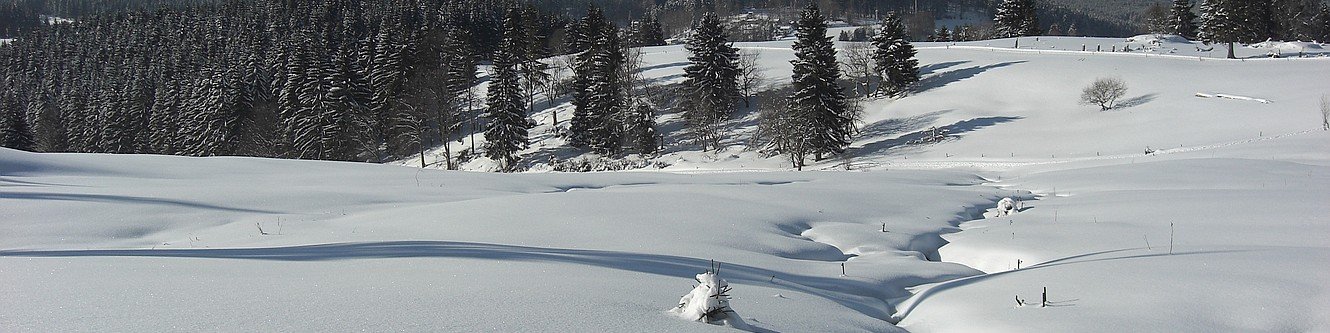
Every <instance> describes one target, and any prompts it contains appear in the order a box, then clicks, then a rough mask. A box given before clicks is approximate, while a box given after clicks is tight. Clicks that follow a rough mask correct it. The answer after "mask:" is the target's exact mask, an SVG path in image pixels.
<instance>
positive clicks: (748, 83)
mask: <svg viewBox="0 0 1330 333" xmlns="http://www.w3.org/2000/svg"><path fill="white" fill-rule="evenodd" d="M761 56H762V52H760V51H756V50H740V51H739V93H741V94H743V100H744V107H745V108H749V107H752V106H753V104H752V99H753V97H754V96H755V95H756V94H757V89H758V88H759V87H761V86H762V84H763V83H764V81H766V77H763V76H762V68H760V67H758V66H757V59H758V58H760V57H761Z"/></svg>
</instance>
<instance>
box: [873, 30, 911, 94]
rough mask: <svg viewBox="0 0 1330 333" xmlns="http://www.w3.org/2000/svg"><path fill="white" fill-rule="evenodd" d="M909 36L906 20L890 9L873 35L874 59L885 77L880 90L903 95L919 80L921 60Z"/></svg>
mask: <svg viewBox="0 0 1330 333" xmlns="http://www.w3.org/2000/svg"><path fill="white" fill-rule="evenodd" d="M906 38H907V35H906V32H905V24H903V23H901V20H900V18H899V17H897V16H896V13H888V14H887V17H886V19H885V20H884V21H883V22H882V29H881V30H880V31H878V34H877V35H876V36H873V46H874V47H875V49H874V50H873V62H874V64H875V65H876V70H877V72H878V74H879V75H880V76H881V77H882V83H881V84H880V85H878V91H879V92H881V93H883V94H886V95H888V96H896V95H900V94H902V93H904V92H905V91H906V90H907V89H908V88H909V87H910V85H912V84H914V83H915V82H919V60H917V59H915V58H914V56H915V50H914V45H912V44H910V41H909V40H907V39H906Z"/></svg>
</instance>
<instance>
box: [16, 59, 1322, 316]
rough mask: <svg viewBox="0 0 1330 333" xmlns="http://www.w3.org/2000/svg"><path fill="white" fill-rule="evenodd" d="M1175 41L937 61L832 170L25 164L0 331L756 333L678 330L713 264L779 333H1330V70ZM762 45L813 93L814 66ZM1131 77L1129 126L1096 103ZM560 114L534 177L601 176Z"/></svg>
mask: <svg viewBox="0 0 1330 333" xmlns="http://www.w3.org/2000/svg"><path fill="white" fill-rule="evenodd" d="M1150 39H1152V38H1149V37H1140V38H1139V39H1134V40H1133V41H1131V42H1128V41H1126V40H1122V39H1092V38H1060V37H1053V38H1049V37H1043V38H1039V39H1038V40H1037V41H1036V40H1035V39H1033V38H1023V39H1021V41H1020V44H1021V45H1020V46H1021V47H1020V49H1011V46H1014V44H1015V43H1016V41H1015V40H995V41H984V42H970V43H921V44H918V45H917V46H918V47H920V53H919V57H920V63H921V65H922V67H923V71H924V76H923V81H922V82H921V83H920V87H919V89H918V91H917V92H916V93H914V94H912V95H911V96H908V97H905V98H903V99H897V100H874V101H869V102H868V103H866V104H865V117H864V119H863V120H864V122H863V124H862V130H861V133H860V135H859V137H858V138H857V139H856V142H855V143H854V144H853V145H852V147H851V150H850V152H851V154H852V158H851V159H849V160H848V161H846V160H834V161H832V160H829V161H824V162H822V163H821V164H817V165H816V166H815V168H814V169H818V170H817V171H808V172H791V171H788V170H787V167H786V162H785V161H784V160H783V159H781V158H778V157H773V158H766V157H764V156H762V155H761V154H760V153H758V152H754V151H752V150H749V149H747V147H746V140H747V138H746V135H749V134H751V131H753V130H754V127H755V118H754V116H753V115H751V114H750V113H745V114H740V115H736V120H734V121H733V122H732V123H731V124H730V125H729V129H728V132H729V133H732V135H731V137H730V138H728V139H727V141H726V143H727V144H728V145H729V147H728V148H727V149H725V150H723V151H721V152H718V153H717V152H707V153H704V152H698V151H696V149H695V148H693V147H690V146H689V145H688V144H686V143H678V142H679V141H678V140H677V139H678V136H675V137H671V140H673V141H667V144H670V146H667V147H666V149H665V151H666V153H665V154H664V155H663V156H660V157H656V158H653V159H652V160H651V161H650V162H651V164H654V165H660V166H663V170H656V169H655V168H654V167H653V168H648V169H647V170H638V171H636V172H606V173H585V174H573V173H545V172H530V173H524V174H491V173H477V172H458V171H442V170H437V169H419V168H412V167H409V166H411V165H418V163H419V162H418V161H403V162H401V163H400V164H402V165H366V164H355V163H332V162H311V161H285V160H267V159H254V158H185V157H166V156H118V155H92V154H32V153H24V152H18V151H13V150H0V295H3V296H0V331H5V332H11V331H12V332H46V331H176V330H185V331H197V330H223V331H328V330H336V331H344V330H367V331H703V330H715V331H725V330H730V329H729V328H724V327H720V326H713V325H707V324H704V323H698V322H692V321H688V320H685V319H680V318H679V317H678V316H676V315H675V314H674V313H672V312H671V311H670V310H671V309H673V308H675V307H677V306H678V302H679V299H680V296H683V295H685V294H688V293H690V291H691V290H694V286H695V285H696V284H697V283H698V281H696V280H694V278H695V276H698V275H699V273H703V272H704V271H706V270H709V269H711V268H712V267H714V266H713V265H714V264H713V262H712V261H713V260H714V261H715V262H716V263H718V264H719V278H721V279H724V280H725V281H727V282H728V283H729V286H730V287H731V288H733V289H732V290H731V291H730V292H729V293H728V294H729V295H730V296H731V297H732V299H731V300H730V301H729V306H730V307H731V308H732V309H733V310H734V311H735V313H736V314H738V315H739V316H741V319H742V321H743V322H746V323H747V325H750V326H751V329H752V330H754V331H780V332H786V331H789V332H846V331H875V332H882V331H902V330H909V331H912V332H975V331H984V332H1004V331H1020V332H1067V331H1076V332H1082V331H1102V332H1124V331H1126V332H1138V331H1149V332H1214V331H1327V330H1330V315H1327V314H1326V313H1325V311H1324V309H1326V308H1327V307H1330V285H1327V284H1326V283H1325V282H1324V281H1327V280H1330V268H1326V266H1325V265H1324V264H1323V263H1324V262H1327V261H1330V238H1327V235H1330V219H1328V218H1327V217H1326V215H1325V214H1324V213H1323V211H1325V209H1326V208H1327V207H1330V205H1328V203H1330V191H1326V189H1330V132H1327V131H1323V130H1321V129H1320V124H1321V119H1320V114H1319V112H1318V110H1317V108H1318V107H1319V99H1320V98H1321V96H1322V95H1323V94H1330V85H1327V84H1326V81H1325V78H1326V77H1330V57H1316V56H1312V57H1307V58H1280V59H1269V58H1257V57H1259V56H1261V55H1264V54H1267V53H1269V50H1268V49H1263V48H1243V49H1241V50H1240V52H1239V55H1240V56H1243V57H1248V59H1242V60H1225V59H1218V58H1214V56H1216V55H1222V49H1216V50H1213V51H1207V50H1204V49H1201V50H1198V49H1197V48H1196V47H1197V46H1196V45H1195V44H1192V43H1187V42H1180V41H1170V40H1169V39H1168V38H1163V39H1161V40H1162V42H1161V43H1160V44H1158V45H1156V46H1151V47H1145V48H1140V47H1138V45H1142V43H1144V45H1153V44H1151V43H1150V42H1149V40H1150ZM1128 44H1130V45H1131V48H1132V49H1133V50H1134V51H1133V52H1081V51H1080V49H1081V46H1082V45H1086V48H1087V49H1090V50H1093V49H1094V48H1095V46H1096V45H1102V47H1103V48H1105V49H1107V48H1110V47H1114V48H1117V49H1119V50H1120V49H1121V47H1123V46H1127V45H1128ZM1272 45H1274V46H1275V47H1279V44H1272ZM1287 45H1293V44H1287ZM1297 45H1303V46H1306V47H1307V48H1308V49H1311V48H1312V47H1310V46H1309V45H1310V44H1305V45H1304V44H1297ZM738 46H739V47H740V48H742V49H746V50H752V51H760V52H761V67H763V69H764V71H763V72H764V73H765V74H766V76H767V77H768V78H769V79H770V80H768V81H767V82H768V84H771V85H780V84H783V83H785V82H788V81H789V75H788V73H789V70H790V65H789V60H790V59H792V58H793V53H792V51H790V50H789V42H765V43H742V44H739V45H738ZM1202 47H1204V46H1202ZM1211 52H1214V53H1213V54H1211ZM1310 53H1313V52H1307V53H1305V54H1310ZM644 54H645V59H646V60H647V63H646V64H645V68H647V71H646V73H645V75H646V76H647V77H648V78H651V79H654V80H657V82H677V81H679V80H681V78H680V77H679V74H680V73H681V71H682V68H683V66H684V65H685V64H684V62H685V61H686V60H685V57H686V52H685V51H684V50H683V49H682V48H681V47H678V46H667V47H656V48H647V49H645V50H644ZM1286 55H1288V54H1287V53H1286ZM1108 76H1113V77H1119V78H1122V79H1123V80H1124V81H1125V82H1126V83H1127V84H1128V87H1129V90H1128V92H1127V97H1128V98H1127V100H1125V101H1123V103H1124V104H1125V105H1123V107H1121V108H1118V109H1114V110H1109V111H1099V109H1098V107H1093V106H1086V105H1079V104H1078V103H1077V100H1078V97H1079V94H1080V92H1081V88H1083V87H1085V86H1086V85H1088V84H1089V83H1090V82H1091V81H1093V80H1094V79H1095V78H1097V77H1108ZM1198 94H1199V95H1200V96H1212V97H1209V98H1205V97H1198ZM1219 95H1225V96H1230V97H1243V98H1246V99H1242V98H1221V97H1218V96H1219ZM1262 100H1263V101H1265V102H1261V101H1262ZM542 104H543V103H542ZM556 111H557V112H559V118H560V119H561V121H566V120H567V117H568V116H569V115H571V109H569V107H568V106H567V105H566V104H565V105H556V106H555V107H554V108H550V109H546V110H543V111H541V112H538V113H536V114H535V115H534V117H533V118H534V119H535V120H536V121H538V122H539V124H540V125H539V126H537V127H536V128H535V129H533V130H532V132H531V133H532V134H533V136H534V138H535V141H534V145H533V147H532V149H531V150H529V151H528V156H529V158H528V160H529V161H534V162H532V164H531V166H533V169H535V170H541V166H540V165H539V163H541V162H540V161H544V160H547V159H548V158H549V157H550V156H553V157H556V158H560V159H564V158H572V157H575V156H577V155H578V153H577V152H576V151H574V150H571V149H570V148H566V147H564V144H563V142H562V139H560V138H559V137H557V136H554V135H552V134H551V132H550V129H551V128H550V126H551V119H552V117H551V116H552V112H556ZM658 121H659V122H660V123H661V124H662V128H663V129H665V130H666V132H667V135H674V134H670V133H672V132H671V130H670V129H673V130H674V131H677V129H678V121H679V120H678V116H677V115H674V114H662V115H660V118H659V119H658ZM561 125H562V126H566V123H563V124H561ZM933 128H940V129H944V130H946V131H948V132H949V133H950V136H949V138H948V139H947V140H944V141H942V142H938V143H931V144H921V143H917V140H918V139H919V138H920V137H922V136H923V135H924V134H925V132H926V131H931V130H932V129H933ZM469 144H470V142H463V143H461V144H458V145H459V148H460V147H461V145H467V146H469ZM1147 151H1149V152H1150V153H1148V154H1147V153H1146V152H1147ZM436 156H438V155H437V154H435V153H430V154H427V158H429V159H433V158H435V157H436ZM466 166H468V167H470V168H472V169H484V168H485V167H486V163H485V162H484V161H481V160H476V161H473V162H472V163H471V164H468V165H466ZM846 168H848V169H850V171H845V169H846ZM1008 197H1010V198H1013V199H1016V200H1018V201H1019V203H1018V207H1019V208H1020V210H1019V211H1018V212H1016V213H1014V214H1013V215H1011V216H1003V217H998V216H996V209H995V207H996V205H997V203H998V202H999V201H1000V200H1002V199H1003V198H1008ZM1018 267H1019V269H1018ZM1044 288H1047V293H1048V294H1047V302H1046V303H1045V302H1043V301H1044V300H1043V291H1044ZM1018 300H1022V301H1023V302H1022V304H1025V305H1021V306H1018ZM675 312H685V311H675Z"/></svg>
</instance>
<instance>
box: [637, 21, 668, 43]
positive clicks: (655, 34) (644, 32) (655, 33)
mask: <svg viewBox="0 0 1330 333" xmlns="http://www.w3.org/2000/svg"><path fill="white" fill-rule="evenodd" d="M638 40H639V41H640V42H641V45H642V46H663V45H665V30H664V29H663V28H661V26H660V20H659V19H657V18H656V15H655V14H654V13H651V14H648V15H647V16H646V17H644V18H643V19H642V26H641V30H640V34H639V36H638Z"/></svg>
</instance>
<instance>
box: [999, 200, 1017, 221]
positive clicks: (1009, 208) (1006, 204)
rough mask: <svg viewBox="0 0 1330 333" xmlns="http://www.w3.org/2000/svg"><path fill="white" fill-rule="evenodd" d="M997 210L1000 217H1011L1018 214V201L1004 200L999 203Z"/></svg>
mask: <svg viewBox="0 0 1330 333" xmlns="http://www.w3.org/2000/svg"><path fill="white" fill-rule="evenodd" d="M997 210H998V212H997V216H998V217H1003V216H1010V215H1011V214H1012V213H1015V212H1016V200H1015V199H1012V198H1010V197H1008V198H1002V200H1000V201H998V204H997Z"/></svg>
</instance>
